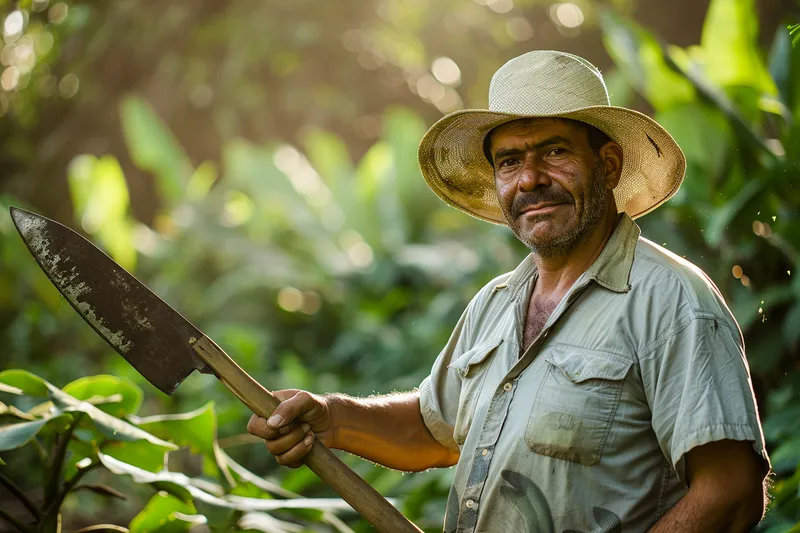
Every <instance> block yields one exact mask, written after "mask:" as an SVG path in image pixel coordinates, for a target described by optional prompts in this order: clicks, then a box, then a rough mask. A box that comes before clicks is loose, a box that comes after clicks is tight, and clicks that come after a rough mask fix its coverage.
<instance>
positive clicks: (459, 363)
mask: <svg viewBox="0 0 800 533" xmlns="http://www.w3.org/2000/svg"><path fill="white" fill-rule="evenodd" d="M502 343H503V339H490V340H487V341H483V342H481V343H479V344H477V345H476V346H475V347H473V348H472V349H470V350H467V351H466V352H464V354H462V355H461V357H459V358H458V359H456V360H455V361H453V362H452V363H450V364H449V365H448V368H452V369H454V370H455V371H456V372H458V374H459V375H460V376H461V377H462V378H466V377H469V375H470V373H471V370H472V369H473V368H475V367H477V366H479V365H480V364H482V363H483V362H484V361H485V360H486V359H487V358H488V357H489V356H490V355H491V354H492V353H493V352H494V350H495V348H497V347H498V346H500V345H501V344H502Z"/></svg>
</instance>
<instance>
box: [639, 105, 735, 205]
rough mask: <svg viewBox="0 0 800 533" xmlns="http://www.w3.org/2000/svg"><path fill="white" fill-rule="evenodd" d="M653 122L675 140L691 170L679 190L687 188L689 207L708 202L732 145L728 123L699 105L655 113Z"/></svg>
mask: <svg viewBox="0 0 800 533" xmlns="http://www.w3.org/2000/svg"><path fill="white" fill-rule="evenodd" d="M655 119H656V120H657V121H658V122H659V123H660V124H661V125H662V126H664V127H665V128H666V129H667V131H669V132H670V134H671V135H672V136H673V137H675V140H676V141H677V142H678V144H679V145H680V146H681V148H682V149H683V152H684V154H685V155H686V159H687V162H688V164H689V165H690V166H691V168H692V169H694V170H695V171H694V172H692V173H690V172H687V176H686V180H685V181H684V183H683V185H682V186H681V187H685V188H687V190H688V193H689V195H690V197H691V202H692V204H693V205H703V204H704V203H706V202H709V201H710V200H711V197H712V195H713V192H714V189H715V183H717V182H718V180H719V179H720V178H721V177H722V172H723V170H725V168H726V165H727V162H728V153H729V150H730V147H731V141H732V132H731V128H730V125H729V123H728V121H727V120H726V119H725V117H724V116H723V115H722V113H720V112H719V111H718V110H717V109H714V108H712V107H710V106H708V105H704V104H702V103H700V102H689V103H685V104H680V105H675V106H672V107H670V108H668V109H665V110H663V111H660V112H658V113H656V115H655Z"/></svg>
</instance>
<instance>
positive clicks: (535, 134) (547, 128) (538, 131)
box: [488, 118, 586, 152]
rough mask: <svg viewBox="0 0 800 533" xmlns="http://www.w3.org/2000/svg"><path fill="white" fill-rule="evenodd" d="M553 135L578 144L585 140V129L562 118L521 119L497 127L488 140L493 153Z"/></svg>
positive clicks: (490, 133) (577, 123) (572, 121)
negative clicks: (503, 148) (506, 147)
mask: <svg viewBox="0 0 800 533" xmlns="http://www.w3.org/2000/svg"><path fill="white" fill-rule="evenodd" d="M555 135H558V136H561V137H564V138H566V139H570V140H574V141H576V142H578V141H579V140H580V139H585V138H586V128H583V127H581V124H580V123H579V122H576V121H574V120H567V119H563V118H522V119H519V120H513V121H511V122H507V123H505V124H502V125H500V126H497V127H496V128H494V129H493V130H492V131H491V132H489V137H488V139H489V146H490V147H491V150H492V151H493V152H494V150H496V149H498V148H501V147H503V146H509V145H515V144H518V143H522V144H524V143H528V142H536V141H538V140H543V139H546V138H547V137H552V136H555Z"/></svg>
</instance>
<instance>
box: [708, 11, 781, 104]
mask: <svg viewBox="0 0 800 533" xmlns="http://www.w3.org/2000/svg"><path fill="white" fill-rule="evenodd" d="M757 38H758V14H757V12H756V8H755V2H754V0H712V1H711V4H710V5H709V7H708V12H707V14H706V18H705V22H704V23H703V35H702V38H701V44H702V51H703V59H704V61H703V63H704V65H703V66H704V70H705V73H706V76H707V77H708V79H709V80H711V81H712V82H714V83H716V84H718V85H721V86H723V87H729V86H735V85H744V86H752V87H755V88H756V89H758V90H759V91H761V92H765V93H768V94H776V93H777V90H776V88H775V83H774V82H773V81H772V78H771V77H770V75H769V73H768V72H767V68H766V66H765V64H764V61H763V60H762V59H761V57H760V55H759V51H758V42H757Z"/></svg>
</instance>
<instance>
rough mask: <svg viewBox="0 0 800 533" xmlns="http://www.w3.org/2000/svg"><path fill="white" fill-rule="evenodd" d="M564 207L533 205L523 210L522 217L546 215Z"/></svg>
mask: <svg viewBox="0 0 800 533" xmlns="http://www.w3.org/2000/svg"><path fill="white" fill-rule="evenodd" d="M562 205H564V204H546V205H541V206H537V205H532V206H529V207H526V208H525V209H523V210H522V212H521V213H520V215H527V214H536V215H544V214H547V213H551V212H553V211H555V210H556V209H558V208H559V207H561V206H562Z"/></svg>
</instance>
